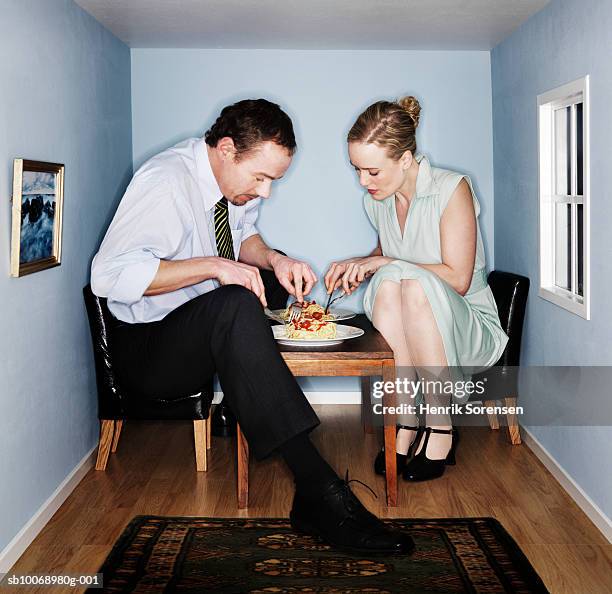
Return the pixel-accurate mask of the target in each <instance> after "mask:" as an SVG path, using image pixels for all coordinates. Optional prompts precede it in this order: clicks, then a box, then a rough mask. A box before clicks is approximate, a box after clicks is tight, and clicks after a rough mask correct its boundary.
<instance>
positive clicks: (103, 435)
mask: <svg viewBox="0 0 612 594" xmlns="http://www.w3.org/2000/svg"><path fill="white" fill-rule="evenodd" d="M114 429H115V421H114V420H112V419H111V420H108V419H100V441H99V442H98V458H97V460H96V470H106V464H107V462H108V456H109V455H110V451H111V446H112V443H113V431H114Z"/></svg>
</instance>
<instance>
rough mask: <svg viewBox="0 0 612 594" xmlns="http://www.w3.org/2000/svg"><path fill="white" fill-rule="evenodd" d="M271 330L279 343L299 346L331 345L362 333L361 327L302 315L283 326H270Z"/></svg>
mask: <svg viewBox="0 0 612 594" xmlns="http://www.w3.org/2000/svg"><path fill="white" fill-rule="evenodd" d="M272 332H273V333H274V338H275V339H276V340H277V341H278V342H279V343H280V344H284V345H287V346H300V347H323V346H333V345H335V344H340V343H341V342H343V341H344V340H348V339H350V338H358V337H359V336H363V334H364V331H363V330H362V329H361V328H355V327H353V326H344V325H342V324H336V323H335V322H326V321H322V322H320V323H314V322H312V321H311V320H309V319H308V318H303V317H301V318H299V319H298V320H295V321H293V322H291V323H289V324H285V325H283V326H272Z"/></svg>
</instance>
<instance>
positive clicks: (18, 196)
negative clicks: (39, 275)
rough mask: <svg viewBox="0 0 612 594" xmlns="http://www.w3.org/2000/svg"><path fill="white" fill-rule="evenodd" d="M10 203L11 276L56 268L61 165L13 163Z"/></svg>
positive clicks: (61, 199)
mask: <svg viewBox="0 0 612 594" xmlns="http://www.w3.org/2000/svg"><path fill="white" fill-rule="evenodd" d="M12 201H13V207H12V236H11V276H13V277H19V276H24V275H26V274H31V273H32V272H38V271H40V270H46V269H47V268H52V267H54V266H59V265H60V263H61V255H62V210H63V202H64V165H63V164H61V163H47V162H44V161H30V160H28V159H14V161H13V198H12Z"/></svg>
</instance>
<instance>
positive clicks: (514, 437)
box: [505, 397, 522, 445]
mask: <svg viewBox="0 0 612 594" xmlns="http://www.w3.org/2000/svg"><path fill="white" fill-rule="evenodd" d="M505 401H506V406H507V407H508V408H510V407H515V406H516V398H513V397H512V398H506V399H505ZM506 417H507V419H508V437H509V438H510V443H511V444H512V445H520V444H521V443H522V441H521V430H520V429H519V424H518V420H517V418H516V414H515V413H512V414H511V413H508V414H507V415H506Z"/></svg>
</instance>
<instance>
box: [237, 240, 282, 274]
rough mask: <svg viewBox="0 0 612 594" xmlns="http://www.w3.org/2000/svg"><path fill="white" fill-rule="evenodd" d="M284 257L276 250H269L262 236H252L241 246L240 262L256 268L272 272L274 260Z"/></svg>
mask: <svg viewBox="0 0 612 594" xmlns="http://www.w3.org/2000/svg"><path fill="white" fill-rule="evenodd" d="M278 257H282V256H281V254H279V253H278V252H277V251H276V250H273V249H271V248H269V247H268V246H267V245H266V243H265V242H264V240H263V239H262V238H261V235H251V237H249V238H248V239H247V240H246V241H243V242H242V244H241V246H240V257H239V258H238V261H239V262H244V263H245V264H250V265H251V266H256V267H257V268H259V269H262V270H272V269H273V268H274V266H273V264H274V259H275V258H278Z"/></svg>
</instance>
